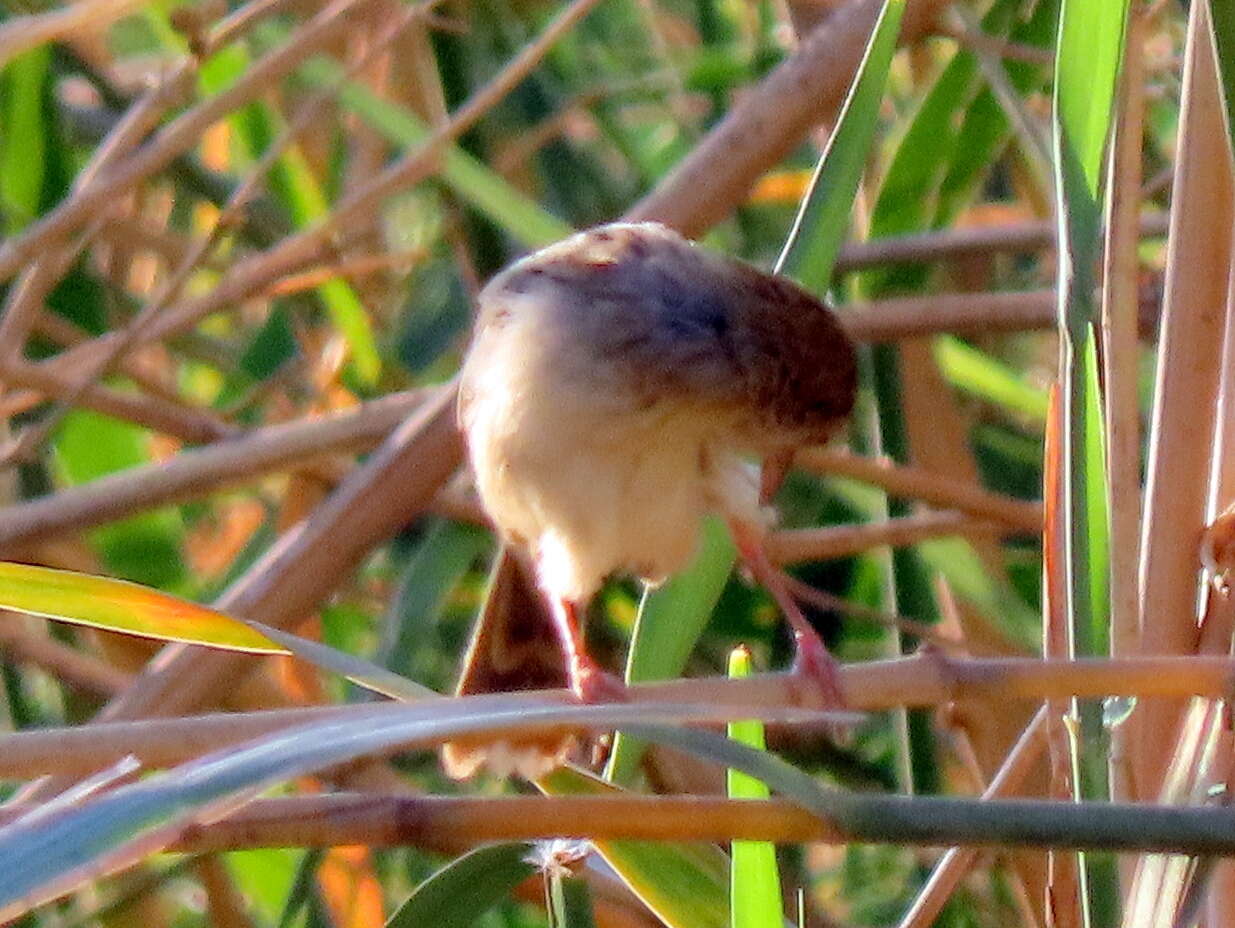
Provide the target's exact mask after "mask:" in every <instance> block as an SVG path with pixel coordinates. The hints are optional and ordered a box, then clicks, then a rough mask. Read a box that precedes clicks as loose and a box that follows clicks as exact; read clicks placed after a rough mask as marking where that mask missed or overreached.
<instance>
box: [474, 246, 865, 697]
mask: <svg viewBox="0 0 1235 928" xmlns="http://www.w3.org/2000/svg"><path fill="white" fill-rule="evenodd" d="M856 392H857V363H856V352H855V349H854V346H853V344H852V342H851V341H850V339H849V338H848V336H847V335H846V334H845V331H844V328H843V326H842V325H841V323H840V321H839V319H838V318H837V316H836V315H835V314H834V313H833V312H832V311H831V310H830V309H829V308H828V307H827V306H826V305H825V304H824V303H823V302H822V301H820V300H819V299H817V298H816V297H814V296H813V295H811V294H810V293H808V292H807V291H805V290H804V289H802V288H801V287H799V286H798V285H797V284H795V283H793V282H792V281H790V280H788V279H786V278H783V277H779V276H776V275H774V274H769V273H766V272H764V271H762V270H760V269H758V268H756V267H754V266H752V265H749V264H747V263H744V262H742V261H739V260H737V259H735V258H732V257H729V256H726V255H722V254H719V253H716V252H713V251H710V250H708V249H706V248H704V247H702V246H699V245H696V244H695V243H693V242H691V241H689V240H687V239H686V238H684V237H683V236H681V235H679V234H678V233H677V232H675V231H673V230H671V229H669V228H667V227H666V226H663V225H661V224H658V223H653V222H640V223H627V222H619V223H611V224H607V225H601V226H598V227H595V228H592V229H589V230H587V231H584V232H580V233H577V234H575V235H572V236H571V237H569V238H566V239H564V240H563V241H560V242H558V243H556V244H553V245H550V246H548V247H545V248H543V249H541V250H539V251H536V252H534V253H532V254H530V255H528V256H527V257H524V258H522V259H521V260H518V261H516V262H515V263H514V264H513V265H511V266H510V267H509V268H507V269H506V270H504V271H502V272H501V273H499V274H498V275H496V276H495V277H494V278H493V279H492V280H491V281H490V282H489V283H488V284H487V285H486V286H485V287H484V289H483V290H482V291H481V293H480V294H479V296H478V299H477V313H476V321H475V326H474V331H473V335H472V340H471V344H470V347H469V348H468V350H467V352H466V355H465V357H464V360H463V364H462V368H461V373H460V378H459V395H458V421H459V425H460V427H461V429H462V432H463V436H464V440H465V444H466V447H467V452H468V457H469V459H470V462H471V467H472V471H473V475H474V480H475V486H476V490H477V493H478V496H479V499H480V503H481V505H482V507H483V508H484V510H485V512H486V513H487V514H488V516H489V517H490V519H491V520H492V522H493V524H494V525H495V527H496V529H497V531H498V533H499V535H500V536H501V538H502V540H503V541H504V542H505V543H506V544H507V545H508V546H510V548H511V549H513V550H514V551H515V552H517V553H518V555H519V557H520V560H521V562H523V563H525V564H527V565H528V569H529V572H530V574H531V577H532V581H533V582H534V584H535V586H536V587H537V588H538V589H539V593H540V595H541V596H543V599H544V603H545V605H546V606H547V612H548V613H549V615H550V616H551V620H552V625H553V628H554V629H555V633H556V635H557V637H558V640H559V641H560V645H561V648H562V652H563V654H564V657H565V664H566V666H565V670H566V679H567V680H568V682H569V685H570V687H571V689H572V690H573V691H574V693H575V695H576V696H577V697H578V698H579V699H581V700H583V701H587V702H594V701H601V700H605V699H609V698H619V699H620V698H621V693H622V684H621V683H620V681H618V680H617V679H616V678H613V677H611V676H609V675H608V674H606V673H605V672H604V671H603V670H602V668H601V667H600V666H598V664H597V663H596V661H595V660H594V659H593V658H592V657H591V656H590V655H589V654H588V652H587V649H586V647H585V646H584V640H583V634H582V631H581V620H582V615H583V613H584V610H585V609H586V607H587V604H588V602H589V601H590V600H591V598H592V597H593V596H594V595H595V594H596V593H597V591H598V590H599V589H600V587H601V586H602V584H603V583H604V582H605V581H606V579H607V578H609V577H610V576H612V575H615V574H628V575H633V576H635V577H638V578H641V579H642V580H644V581H646V582H647V583H649V584H657V583H660V582H662V581H663V580H665V579H666V578H667V577H670V576H672V575H673V574H675V573H677V572H679V571H681V570H682V569H684V568H685V567H686V566H687V565H688V564H689V562H690V560H691V557H692V555H693V553H694V551H695V545H696V542H697V536H698V533H699V527H700V524H701V521H702V519H703V517H704V516H705V515H707V514H710V513H715V514H719V515H720V516H721V517H723V518H724V519H725V521H726V522H727V524H728V526H729V528H730V531H731V532H732V535H733V538H734V541H735V544H736V547H737V550H738V553H739V556H740V557H741V558H742V560H743V561H744V562H745V563H746V565H747V566H748V568H749V569H750V571H751V573H752V574H753V576H754V577H755V579H756V580H757V581H758V582H759V583H761V584H762V585H764V586H765V587H766V588H767V589H768V591H769V592H770V593H771V594H772V596H773V597H774V599H775V600H776V602H777V604H778V605H779V607H780V609H781V610H782V611H783V612H784V614H785V616H786V618H787V620H788V622H789V624H790V626H791V628H792V632H793V635H794V638H795V640H796V645H797V653H796V657H795V664H794V668H795V670H796V671H799V672H802V673H804V674H806V675H808V676H810V677H812V678H814V679H815V680H816V681H817V682H818V683H819V684H820V686H821V691H822V693H823V694H824V697H825V701H826V702H828V703H832V704H836V705H842V704H843V702H844V697H843V692H842V691H841V688H840V683H839V677H838V672H837V667H836V663H835V661H834V659H833V658H832V656H831V655H830V654H829V653H828V651H827V648H826V647H825V646H824V644H823V642H822V640H821V639H820V638H819V635H818V633H817V632H816V631H815V629H814V628H813V627H812V626H811V624H810V622H809V621H808V620H807V619H806V618H805V616H804V615H803V614H802V612H801V610H800V609H799V607H798V606H797V604H796V602H795V601H794V598H793V597H792V596H791V595H790V594H789V592H788V590H787V588H786V586H785V584H784V583H783V581H782V580H781V577H780V574H779V573H778V572H777V571H776V569H775V568H774V567H773V566H772V564H771V562H770V561H769V559H768V556H767V553H766V551H765V545H764V541H765V537H766V534H767V532H768V530H769V528H770V527H771V525H772V524H773V514H772V512H771V510H770V509H769V508H768V507H767V506H766V505H765V500H764V494H763V492H762V487H763V480H762V479H761V472H760V469H759V466H758V464H757V462H758V461H759V460H762V459H766V460H769V461H784V460H786V456H787V455H789V454H791V453H792V451H793V449H794V448H796V447H798V446H801V445H804V444H815V443H821V442H824V441H827V440H828V439H829V438H830V437H831V436H832V435H833V434H834V433H835V432H836V431H837V430H838V429H839V428H840V427H841V426H842V425H843V424H844V422H845V421H846V420H847V418H848V417H849V415H850V413H851V411H852V408H853V405H854V400H855V395H856ZM478 640H479V639H478ZM475 650H476V648H475V647H474V648H473V651H475Z"/></svg>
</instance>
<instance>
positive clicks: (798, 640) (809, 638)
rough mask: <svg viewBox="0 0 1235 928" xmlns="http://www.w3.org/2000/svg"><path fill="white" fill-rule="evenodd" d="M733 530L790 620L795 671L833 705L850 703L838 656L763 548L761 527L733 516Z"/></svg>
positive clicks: (758, 575)
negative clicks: (794, 648) (735, 518)
mask: <svg viewBox="0 0 1235 928" xmlns="http://www.w3.org/2000/svg"><path fill="white" fill-rule="evenodd" d="M729 530H730V531H731V532H732V533H733V540H734V543H735V544H736V545H737V548H738V554H739V555H741V557H742V560H743V561H745V562H746V566H747V567H749V568H750V572H751V573H752V574H753V575H754V578H755V581H756V582H757V583H759V584H760V585H761V586H762V587H763V588H764V589H765V590H767V591H768V592H769V593H770V594H772V598H773V599H774V600H776V604H777V605H778V606H780V610H781V612H783V613H784V615H785V618H786V619H788V620H789V626H790V628H792V630H793V640H794V644H795V645H796V646H797V655H796V656H795V657H794V659H793V672H794V673H795V674H798V675H799V676H802V677H805V678H806V679H808V680H811V681H812V682H814V683H815V684H816V685H817V686H818V687H819V689H820V691H821V693H822V694H823V698H824V702H825V703H826V704H827V705H829V706H834V707H841V706H845V705H847V701H846V699H845V693H844V690H843V689H842V688H841V682H840V665H839V664H837V662H836V658H834V657H833V656H832V655H831V654H830V653H828V648H827V645H825V644H824V643H823V639H822V638H820V637H819V633H818V632H817V631H815V628H814V626H813V625H811V624H810V622H809V621H808V620H807V618H806V616H805V615H803V614H802V610H801V609H800V608H799V607H798V604H797V601H796V600H795V599H794V598H793V595H792V594H791V593H790V592H789V588H788V587H786V586H785V583H784V581H783V580H782V579H781V577H780V574H779V572H778V571H777V570H776V568H775V567H773V566H772V562H771V561H769V560H768V555H767V552H766V551H765V550H764V548H763V539H762V538H761V537H760V533H759V530H758V529H756V528H754V527H753V526H750V525H747V524H745V523H743V522H738V521H736V520H733V519H731V520H730V521H729Z"/></svg>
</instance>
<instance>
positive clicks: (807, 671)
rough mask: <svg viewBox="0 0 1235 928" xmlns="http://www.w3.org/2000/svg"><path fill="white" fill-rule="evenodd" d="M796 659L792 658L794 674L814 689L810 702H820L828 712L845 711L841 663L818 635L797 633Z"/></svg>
mask: <svg viewBox="0 0 1235 928" xmlns="http://www.w3.org/2000/svg"><path fill="white" fill-rule="evenodd" d="M793 637H794V641H795V642H796V643H797V656H796V657H794V659H793V669H792V673H793V675H794V677H796V678H797V679H798V680H800V681H802V682H804V683H806V684H808V685H809V686H810V687H811V695H812V697H814V698H813V699H812V700H811V701H812V702H813V701H818V702H819V703H820V704H821V705H822V706H823V707H824V708H825V709H844V708H845V707H847V706H848V705H849V702H848V700H847V699H846V698H845V690H844V687H843V686H842V685H841V679H840V676H841V675H840V664H839V663H838V662H837V660H836V658H834V657H833V656H832V655H831V654H830V653H829V652H828V649H827V646H826V645H824V643H823V641H822V639H820V638H819V636H818V635H816V634H804V633H802V632H801V631H798V630H795V632H794V636H793Z"/></svg>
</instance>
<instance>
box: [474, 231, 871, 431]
mask: <svg viewBox="0 0 1235 928" xmlns="http://www.w3.org/2000/svg"><path fill="white" fill-rule="evenodd" d="M528 315H534V316H535V317H536V318H535V322H534V328H535V331H536V335H535V337H536V338H537V339H538V341H539V343H540V348H539V349H538V350H540V349H543V350H544V351H546V352H548V353H549V355H550V358H549V360H551V362H552V363H553V364H555V365H556V366H557V371H556V375H557V376H558V377H561V378H566V379H568V380H574V379H577V380H579V381H580V383H581V384H585V385H586V387H585V389H602V390H605V391H607V392H608V394H609V395H610V396H611V397H613V398H615V399H618V398H620V399H621V400H622V401H623V402H626V403H629V404H631V405H633V406H634V407H635V408H644V407H650V406H654V405H657V404H675V405H684V406H694V407H697V409H698V411H699V413H700V414H701V415H712V416H716V417H718V418H717V421H718V422H722V421H724V422H731V423H736V428H738V430H739V431H740V432H741V433H743V435H742V437H743V439H744V440H745V441H744V443H746V444H749V445H750V446H751V447H752V449H759V448H762V447H764V446H765V445H768V444H773V443H783V442H785V441H795V440H796V441H810V440H821V439H822V438H824V437H826V436H827V434H828V433H830V431H831V430H832V429H833V428H834V427H835V425H836V423H837V422H839V421H840V420H842V419H844V418H845V417H846V416H847V415H848V413H849V411H850V409H851V408H852V405H853V398H854V392H855V389H856V365H855V360H854V352H853V348H852V345H851V344H850V342H849V339H848V338H847V336H846V335H845V334H844V332H843V330H842V329H841V327H840V325H839V323H838V322H837V320H836V318H835V316H834V315H833V314H832V312H831V311H830V310H829V309H827V307H825V306H824V305H823V304H822V303H820V302H819V301H818V300H816V299H815V298H814V297H812V296H810V295H809V294H808V293H806V292H805V291H803V290H801V289H800V288H799V287H797V286H796V285H794V284H793V283H791V282H790V281H787V280H785V279H783V278H778V277H773V276H771V275H768V274H765V273H763V272H761V271H759V270H757V269H755V268H753V267H750V266H749V265H746V264H744V263H742V262H739V261H736V260H733V259H731V258H727V257H724V256H721V255H717V254H714V253H711V252H708V251H706V250H704V249H701V248H697V247H695V246H694V245H692V244H691V243H690V242H688V241H686V240H685V239H683V238H682V237H681V236H679V235H677V234H676V233H675V232H672V231H670V230H669V229H666V228H665V227H663V226H660V225H658V224H655V223H638V224H614V225H609V226H601V227H599V228H597V229H593V230H591V231H589V232H585V233H582V234H580V235H576V236H573V237H571V238H569V239H567V240H566V241H564V242H561V243H559V244H557V245H554V246H551V247H549V248H547V249H544V250H542V251H539V252H537V253H535V254H534V255H532V256H530V257H529V258H526V259H524V260H523V261H520V262H518V263H517V264H515V265H513V266H512V267H511V268H510V269H509V270H507V271H505V272H504V273H503V274H501V275H499V276H498V277H496V278H494V280H493V281H492V282H491V283H490V285H489V286H488V287H486V288H485V291H484V293H483V294H482V296H481V310H480V316H479V318H478V320H477V336H476V338H477V342H478V343H479V342H481V341H482V340H493V339H501V338H503V337H507V335H506V334H505V333H507V332H508V336H509V337H515V338H518V337H522V336H521V335H519V334H518V333H519V330H521V329H522V325H521V323H526V322H529V321H530V320H528V319H527V318H526V317H527V316H528ZM521 317H523V318H521ZM466 386H467V385H466V384H465V389H466ZM465 402H466V400H465Z"/></svg>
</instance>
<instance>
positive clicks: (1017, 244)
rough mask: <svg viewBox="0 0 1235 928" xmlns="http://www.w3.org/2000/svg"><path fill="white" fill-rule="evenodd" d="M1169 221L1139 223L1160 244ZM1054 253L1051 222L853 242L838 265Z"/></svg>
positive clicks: (1157, 218)
mask: <svg viewBox="0 0 1235 928" xmlns="http://www.w3.org/2000/svg"><path fill="white" fill-rule="evenodd" d="M1168 222H1169V217H1168V216H1166V215H1165V214H1162V213H1150V214H1148V215H1145V216H1142V217H1141V221H1140V230H1141V236H1142V237H1145V238H1161V237H1162V236H1163V235H1165V234H1166V230H1167V224H1168ZM1054 247H1055V223H1054V221H1053V220H1041V221H1034V222H1021V223H1009V224H1006V225H998V226H971V227H968V228H959V229H945V230H942V231H938V232H920V233H917V234H915V235H902V236H897V237H895V238H885V239H874V240H872V241H868V242H849V243H847V244H845V245H843V246H842V247H841V250H840V254H839V255H838V256H837V259H836V269H837V271H840V272H844V271H859V270H863V269H865V268H870V267H878V266H880V265H885V264H918V263H929V262H934V261H946V260H959V259H963V258H972V257H983V256H990V255H991V254H1004V253H1010V254H1016V253H1023V252H1037V251H1049V250H1050V249H1053V248H1054Z"/></svg>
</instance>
